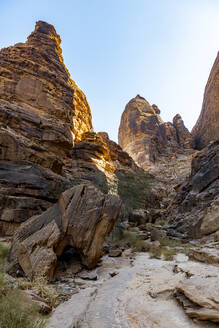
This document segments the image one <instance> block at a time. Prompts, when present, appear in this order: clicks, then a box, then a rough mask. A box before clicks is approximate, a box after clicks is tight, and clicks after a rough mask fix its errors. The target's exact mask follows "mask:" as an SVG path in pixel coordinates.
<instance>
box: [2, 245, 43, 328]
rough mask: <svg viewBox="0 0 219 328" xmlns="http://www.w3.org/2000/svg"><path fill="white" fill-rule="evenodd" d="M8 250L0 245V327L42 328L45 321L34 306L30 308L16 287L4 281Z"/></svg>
mask: <svg viewBox="0 0 219 328" xmlns="http://www.w3.org/2000/svg"><path fill="white" fill-rule="evenodd" d="M8 254H9V248H8V247H5V246H4V245H3V244H2V243H0V313H1V315H0V327H1V328H43V327H45V323H46V320H45V319H44V318H43V317H42V316H41V315H40V314H39V312H38V310H37V308H36V307H35V306H30V305H28V304H27V301H26V300H25V299H24V296H23V295H22V293H21V291H20V290H19V289H18V288H17V286H13V287H12V286H11V287H10V286H9V285H8V284H7V282H6V279H5V263H6V260H7V257H8Z"/></svg>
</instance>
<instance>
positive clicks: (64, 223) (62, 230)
mask: <svg viewBox="0 0 219 328" xmlns="http://www.w3.org/2000/svg"><path fill="white" fill-rule="evenodd" d="M120 207H121V201H120V200H119V198H118V197H117V196H114V195H104V194H103V193H102V192H100V191H99V190H98V189H96V188H95V187H94V186H92V185H78V186H76V187H74V188H71V189H68V190H66V191H65V192H63V193H62V194H61V197H60V198H59V201H58V202H57V203H56V204H55V205H53V206H52V207H50V208H49V209H48V210H47V211H46V212H44V213H42V214H41V215H38V216H33V217H32V218H30V219H29V220H28V221H26V222H25V223H23V224H22V225H21V226H20V228H19V229H18V230H17V231H16V233H15V235H14V238H13V241H12V247H11V252H10V257H9V263H10V264H9V268H8V271H9V272H10V273H11V274H13V273H16V272H19V270H20V271H21V272H23V273H24V274H25V275H26V276H27V277H29V278H34V277H38V276H45V277H47V278H48V279H51V278H52V277H53V274H54V270H55V268H56V264H57V260H58V257H59V256H61V255H62V253H63V252H64V250H65V249H66V247H69V246H70V247H73V248H74V249H75V251H76V252H77V253H78V254H79V255H80V258H81V262H82V264H84V265H85V266H86V267H88V268H93V267H94V266H95V265H96V264H97V262H98V260H99V258H100V256H101V250H102V245H103V243H104V238H105V236H106V235H107V234H109V233H110V232H111V230H112V228H113V226H114V223H115V221H116V220H117V218H118V215H119V211H120Z"/></svg>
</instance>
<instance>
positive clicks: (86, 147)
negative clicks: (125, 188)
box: [0, 21, 138, 235]
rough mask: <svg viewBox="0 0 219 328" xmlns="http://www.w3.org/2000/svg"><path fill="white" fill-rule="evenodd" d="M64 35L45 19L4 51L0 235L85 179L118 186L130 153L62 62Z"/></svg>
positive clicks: (0, 60) (0, 62)
mask: <svg viewBox="0 0 219 328" xmlns="http://www.w3.org/2000/svg"><path fill="white" fill-rule="evenodd" d="M60 43H61V39H60V37H59V35H58V34H57V33H56V31H55V29H54V27H53V26H52V25H50V24H48V23H45V22H42V21H39V22H37V23H36V26H35V30H34V32H33V33H31V35H30V36H29V37H28V39H27V41H26V42H25V43H18V44H16V45H14V46H12V47H8V48H5V49H2V50H1V51H0V190H1V196H0V235H5V234H7V235H12V234H13V233H14V231H15V230H16V228H17V227H18V226H19V225H20V223H21V222H23V221H25V220H27V219H28V218H29V217H31V216H32V215H35V214H40V213H41V212H43V211H45V210H46V209H47V208H48V207H49V206H51V205H53V204H54V203H55V202H56V201H57V200H58V198H59V196H60V194H61V193H62V192H63V191H64V190H66V189H68V188H70V187H72V186H74V185H76V184H80V183H87V184H94V185H96V186H97V187H98V188H99V189H101V190H102V191H104V192H105V193H107V192H108V191H110V190H111V192H112V191H113V192H115V193H117V184H118V178H117V176H116V174H115V172H116V170H117V169H118V168H119V169H122V170H123V171H124V172H126V171H129V170H131V171H132V172H135V171H136V170H138V168H137V166H136V164H135V163H134V162H133V160H132V159H131V157H130V156H129V155H128V154H127V153H125V152H124V151H122V149H121V148H120V147H119V146H118V145H116V144H115V143H113V142H112V141H110V140H109V138H108V137H107V136H106V134H105V133H100V134H97V133H95V132H93V128H92V122H91V111H90V108H89V105H88V102H87V100H86V97H85V95H84V94H83V92H82V91H81V90H80V89H79V88H78V87H77V85H76V84H75V82H74V81H73V80H72V79H71V78H70V75H69V73H68V70H67V68H66V67H65V65H64V62H63V58H62V51H61V48H60Z"/></svg>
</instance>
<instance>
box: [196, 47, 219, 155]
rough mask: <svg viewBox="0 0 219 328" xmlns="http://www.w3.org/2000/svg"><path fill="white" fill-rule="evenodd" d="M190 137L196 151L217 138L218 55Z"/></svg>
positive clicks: (218, 100)
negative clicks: (192, 139)
mask: <svg viewBox="0 0 219 328" xmlns="http://www.w3.org/2000/svg"><path fill="white" fill-rule="evenodd" d="M192 135H193V138H194V143H195V147H196V148H197V149H202V148H204V147H205V146H207V145H208V144H209V142H211V141H214V140H217V139H218V138H219V53H218V54H217V57H216V59H215V62H214V65H213V67H212V69H211V72H210V76H209V78H208V82H207V85H206V87H205V92H204V99H203V104H202V110H201V113H200V116H199V118H198V120H197V122H196V124H195V126H194V128H193V130H192Z"/></svg>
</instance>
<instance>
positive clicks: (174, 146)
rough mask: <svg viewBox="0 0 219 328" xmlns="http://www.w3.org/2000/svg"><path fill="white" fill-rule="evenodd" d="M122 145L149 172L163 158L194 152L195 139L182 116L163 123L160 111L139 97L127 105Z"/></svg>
mask: <svg viewBox="0 0 219 328" xmlns="http://www.w3.org/2000/svg"><path fill="white" fill-rule="evenodd" d="M119 144H120V146H121V147H122V148H123V150H124V151H127V153H128V154H129V155H130V156H132V157H133V159H134V160H135V161H136V163H137V164H138V165H140V166H141V167H142V168H144V169H148V168H150V167H151V166H153V165H154V164H156V163H157V162H159V161H160V160H161V159H162V158H163V157H168V158H169V159H170V158H171V157H173V156H175V155H176V154H177V153H180V152H182V151H183V150H184V149H191V148H192V138H191V134H190V133H189V131H188V130H187V129H186V128H185V126H184V123H183V121H182V118H181V116H180V115H179V114H178V115H176V116H175V117H174V120H173V124H172V123H170V122H163V121H162V119H161V117H160V110H159V108H158V107H157V106H156V105H152V106H151V105H150V104H149V103H148V101H147V100H146V99H144V98H143V97H141V96H139V95H137V96H136V97H135V98H133V99H132V100H130V102H129V103H128V104H127V105H126V108H125V111H124V112H123V114H122V118H121V123H120V127H119Z"/></svg>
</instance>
